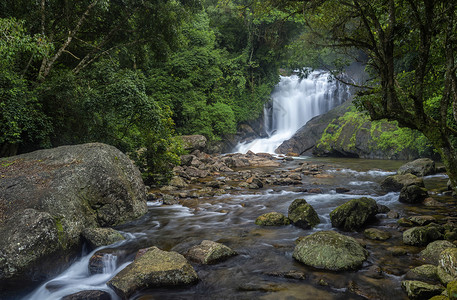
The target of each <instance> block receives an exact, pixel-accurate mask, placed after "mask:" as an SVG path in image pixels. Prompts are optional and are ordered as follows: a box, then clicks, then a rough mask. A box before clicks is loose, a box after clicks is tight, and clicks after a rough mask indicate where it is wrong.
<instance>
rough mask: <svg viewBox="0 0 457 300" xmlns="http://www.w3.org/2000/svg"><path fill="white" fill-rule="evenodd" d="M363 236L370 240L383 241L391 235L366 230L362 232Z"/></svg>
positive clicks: (377, 230) (380, 231) (376, 230)
mask: <svg viewBox="0 0 457 300" xmlns="http://www.w3.org/2000/svg"><path fill="white" fill-rule="evenodd" d="M363 235H364V236H365V237H366V238H368V239H370V240H378V241H385V240H388V239H390V238H391V237H392V234H390V232H387V231H383V230H380V229H376V228H367V229H365V230H364V231H363Z"/></svg>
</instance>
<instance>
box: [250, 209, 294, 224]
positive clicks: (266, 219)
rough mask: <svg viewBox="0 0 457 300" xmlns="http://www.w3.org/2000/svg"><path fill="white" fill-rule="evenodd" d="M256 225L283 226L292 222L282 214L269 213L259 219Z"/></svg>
mask: <svg viewBox="0 0 457 300" xmlns="http://www.w3.org/2000/svg"><path fill="white" fill-rule="evenodd" d="M255 224H256V225H260V226H282V225H289V224H290V220H289V219H288V218H287V217H286V216H284V215H283V214H281V213H278V212H269V213H266V214H263V215H261V216H259V217H257V219H256V220H255Z"/></svg>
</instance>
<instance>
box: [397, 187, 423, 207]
mask: <svg viewBox="0 0 457 300" xmlns="http://www.w3.org/2000/svg"><path fill="white" fill-rule="evenodd" d="M428 197H429V194H428V192H427V190H426V189H425V188H423V187H420V186H417V185H415V184H413V185H408V186H405V187H403V188H402V189H401V191H400V196H399V197H398V201H400V202H403V203H410V204H415V203H422V202H424V200H425V199H426V198H428Z"/></svg>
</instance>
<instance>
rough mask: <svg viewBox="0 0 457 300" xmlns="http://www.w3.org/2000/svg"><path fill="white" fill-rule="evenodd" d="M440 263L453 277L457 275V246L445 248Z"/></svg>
mask: <svg viewBox="0 0 457 300" xmlns="http://www.w3.org/2000/svg"><path fill="white" fill-rule="evenodd" d="M438 265H439V266H440V267H441V268H443V270H444V271H446V273H448V274H449V275H451V276H452V277H454V278H456V277H457V248H455V247H454V248H447V249H444V250H443V251H442V252H441V253H440V256H439V259H438Z"/></svg>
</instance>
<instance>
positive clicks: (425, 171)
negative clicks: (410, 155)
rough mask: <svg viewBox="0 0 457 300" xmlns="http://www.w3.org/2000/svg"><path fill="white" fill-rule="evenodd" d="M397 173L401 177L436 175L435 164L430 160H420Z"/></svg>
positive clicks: (410, 163) (408, 164) (412, 162)
mask: <svg viewBox="0 0 457 300" xmlns="http://www.w3.org/2000/svg"><path fill="white" fill-rule="evenodd" d="M397 173H398V174H400V175H403V174H408V173H410V174H413V175H416V176H427V175H433V174H435V173H436V170H435V162H434V161H433V160H431V159H430V158H419V159H416V160H414V161H411V162H409V163H406V164H404V165H403V166H401V167H400V168H399V169H398V171H397Z"/></svg>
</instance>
